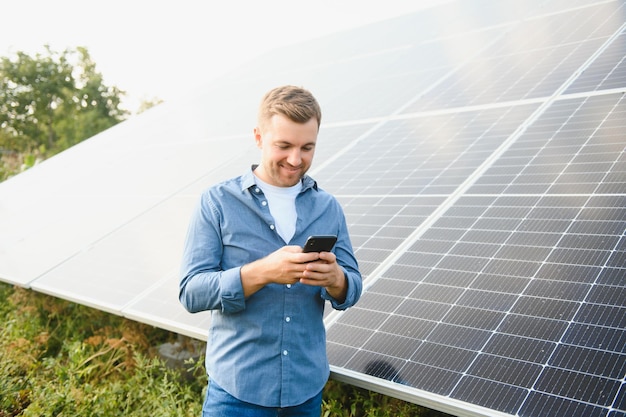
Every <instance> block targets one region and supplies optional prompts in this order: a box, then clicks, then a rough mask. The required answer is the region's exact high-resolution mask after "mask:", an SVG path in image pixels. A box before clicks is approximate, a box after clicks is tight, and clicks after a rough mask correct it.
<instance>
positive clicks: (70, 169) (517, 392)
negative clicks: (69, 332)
mask: <svg viewBox="0 0 626 417" xmlns="http://www.w3.org/2000/svg"><path fill="white" fill-rule="evenodd" d="M286 83H293V84H298V85H303V86H305V87H307V88H309V89H311V90H312V91H313V92H314V94H315V95H316V96H317V97H318V99H319V100H320V102H321V104H322V109H323V111H324V120H323V126H322V130H321V131H320V136H319V142H318V143H319V146H318V150H317V154H316V159H315V164H314V167H313V169H312V172H311V174H312V176H314V178H315V179H316V180H317V181H318V183H319V184H320V186H321V187H322V188H324V189H326V190H328V191H330V192H332V193H333V194H335V195H336V196H337V197H338V199H339V200H340V202H341V203H342V205H343V206H344V209H345V212H346V216H347V219H348V223H349V229H350V232H351V235H352V239H353V244H354V247H355V252H356V255H357V258H358V260H359V264H360V266H361V269H362V273H363V276H364V278H365V292H364V295H363V297H362V299H361V300H360V301H359V303H358V304H357V305H356V306H355V307H353V308H351V309H349V310H347V311H345V312H329V314H328V315H327V317H326V321H327V328H328V353H329V357H330V361H331V369H332V371H333V376H334V377H335V378H338V379H342V380H345V381H348V382H350V383H353V384H356V385H359V386H363V387H366V388H369V389H373V390H377V391H380V392H383V393H386V394H389V395H393V396H396V397H399V398H403V399H406V400H409V401H413V402H416V403H419V404H422V405H426V406H428V407H431V408H434V409H438V410H442V411H445V412H448V413H451V414H454V415H459V416H494V415H517V416H533V417H535V416H536V417H542V416H557V415H572V416H589V417H596V416H598V417H599V416H606V417H620V416H621V417H624V416H626V382H625V377H626V330H625V329H626V235H625V234H626V98H625V97H624V93H626V2H624V1H623V0H621V1H571V0H569V1H566V0H561V1H559V0H554V1H550V0H547V1H525V2H517V1H513V0H511V1H498V2H491V1H481V0H472V1H459V2H451V3H448V4H445V5H442V6H439V7H437V8H433V9H429V10H425V11H422V12H419V13H416V14H412V15H408V16H404V17H400V18H397V19H393V20H390V21H386V22H381V23H377V24H373V25H369V26H366V27H363V28H360V29H355V30H351V31H348V32H345V33H338V34H336V35H332V36H328V37H325V38H322V39H318V40H314V41H309V42H304V43H301V44H298V45H293V46H290V47H287V48H283V49H280V50H277V51H275V52H273V53H270V54H267V55H264V56H261V57H259V58H257V59H256V60H254V61H252V62H251V63H250V65H247V66H246V67H245V68H242V69H241V70H239V71H235V72H233V73H232V74H229V75H228V76H227V77H224V79H222V80H220V81H219V82H218V83H214V84H211V85H209V86H208V87H207V88H206V89H205V90H203V91H202V92H201V93H200V94H198V95H197V96H196V97H194V98H191V99H190V100H189V101H186V102H181V103H172V104H169V105H164V106H160V107H158V108H155V109H153V110H152V111H150V112H147V113H145V114H144V115H141V116H139V117H137V118H135V119H133V120H130V121H128V122H125V123H123V124H121V125H119V126H116V127H115V128H113V129H110V130H109V131H106V132H104V133H103V134H101V135H98V136H96V137H94V138H92V139H90V140H89V141H87V142H85V143H83V144H81V145H79V146H77V147H74V148H72V149H71V150H69V151H67V152H65V153H64V154H62V155H59V156H57V157H55V158H52V159H51V160H49V161H46V163H44V164H41V165H40V166H38V167H36V168H34V169H32V170H30V171H27V172H25V173H24V174H20V175H19V176H17V177H15V178H13V179H11V180H9V181H6V182H5V183H2V184H0V279H3V280H5V281H7V282H12V283H15V284H18V285H23V286H26V287H30V288H33V289H35V290H38V291H43V292H46V293H50V294H54V295H57V296H61V297H64V298H67V299H70V300H75V301H78V302H81V303H85V304H88V305H92V306H94V307H97V308H102V309H104V310H107V311H110V312H113V313H116V314H121V315H124V316H127V317H130V318H133V319H136V320H140V321H143V322H147V323H151V324H154V325H157V326H160V327H163V328H166V329H169V330H173V331H176V332H179V333H182V334H186V335H189V336H192V337H196V338H200V339H204V338H206V336H205V332H206V329H207V327H208V322H209V320H210V316H209V315H208V314H199V315H190V314H187V313H186V312H184V311H183V310H182V307H180V305H179V304H178V301H177V284H178V276H177V271H178V265H179V260H180V250H181V247H182V240H183V238H184V232H185V229H186V224H187V221H188V218H189V212H190V211H191V207H192V206H193V204H194V203H195V201H196V200H197V198H198V195H199V193H200V191H201V190H202V189H204V188H205V187H207V186H208V185H210V184H212V183H214V182H216V181H219V180H220V179H223V178H227V177H230V176H233V175H237V174H239V173H241V172H243V170H245V169H247V168H248V167H249V165H250V164H251V163H254V162H256V161H257V159H258V153H257V152H258V151H257V150H256V149H255V147H254V143H253V140H252V135H251V128H252V127H253V126H254V123H255V121H254V118H255V111H256V105H257V102H258V99H259V98H260V97H261V95H262V94H263V93H264V92H265V91H266V90H268V89H269V88H271V87H273V86H276V85H279V84H286Z"/></svg>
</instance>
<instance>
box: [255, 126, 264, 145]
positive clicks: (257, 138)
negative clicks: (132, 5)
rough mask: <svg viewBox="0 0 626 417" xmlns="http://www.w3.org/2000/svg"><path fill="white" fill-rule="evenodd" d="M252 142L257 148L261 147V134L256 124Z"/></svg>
mask: <svg viewBox="0 0 626 417" xmlns="http://www.w3.org/2000/svg"><path fill="white" fill-rule="evenodd" d="M254 142H255V143H256V146H257V147H258V148H259V149H260V148H261V147H263V134H262V133H261V129H260V128H259V127H258V126H257V127H255V128H254Z"/></svg>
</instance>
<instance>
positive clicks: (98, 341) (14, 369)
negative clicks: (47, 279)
mask: <svg viewBox="0 0 626 417" xmlns="http://www.w3.org/2000/svg"><path fill="white" fill-rule="evenodd" d="M0 320H1V322H2V323H3V326H2V328H1V329H0V374H1V375H2V378H0V416H1V417H8V416H44V417H45V416H78V415H80V416H87V415H100V416H137V417H139V416H145V415H152V416H198V415H199V414H200V409H201V402H200V401H199V399H200V398H201V397H202V390H203V388H204V385H205V384H206V377H205V376H204V375H199V374H198V372H197V371H198V370H199V367H198V366H196V367H195V371H196V373H195V375H196V376H195V377H194V378H192V379H191V380H190V379H188V378H184V377H183V375H182V374H183V373H184V370H182V371H181V370H175V369H170V368H168V367H167V366H165V364H164V363H163V361H162V360H161V359H159V358H158V356H157V355H155V353H154V352H153V347H152V346H153V345H155V344H159V343H164V342H165V341H166V340H170V339H171V338H172V335H171V334H169V333H168V332H164V331H162V330H159V329H155V328H152V327H150V326H146V325H142V324H139V323H136V322H133V321H130V320H125V319H123V318H121V317H117V316H113V315H110V314H107V313H104V312H101V311H98V310H93V309H90V308H88V307H84V306H80V305H77V304H73V303H70V302H66V301H62V300H58V299H55V298H52V297H48V296H45V295H42V294H37V293H34V292H31V291H28V290H24V289H20V288H13V287H9V286H7V285H0Z"/></svg>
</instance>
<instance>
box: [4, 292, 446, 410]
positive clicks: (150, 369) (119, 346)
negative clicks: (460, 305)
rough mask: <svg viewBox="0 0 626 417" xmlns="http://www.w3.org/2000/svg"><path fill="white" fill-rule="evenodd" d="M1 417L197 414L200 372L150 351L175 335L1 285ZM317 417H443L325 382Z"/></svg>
mask: <svg viewBox="0 0 626 417" xmlns="http://www.w3.org/2000/svg"><path fill="white" fill-rule="evenodd" d="M0 323H3V324H2V326H1V327H0V375H2V378H0V417H13V416H25V417H26V416H43V417H48V416H87V415H99V416H125V417H126V416H128V417H135V416H136V417H139V416H146V415H150V416H159V417H165V416H185V417H186V416H190V417H191V416H199V415H200V414H201V412H200V410H201V408H202V400H203V398H204V397H203V395H204V389H205V387H206V375H205V374H204V368H203V360H202V358H200V359H198V360H196V361H195V362H193V363H191V362H190V363H188V365H187V366H188V367H189V369H187V370H185V369H182V370H180V369H178V370H177V369H172V368H169V367H168V366H166V364H165V363H164V361H163V360H161V359H160V358H159V357H158V355H157V354H156V352H155V347H156V346H158V345H159V344H162V343H166V342H171V341H173V340H175V338H176V336H175V335H174V334H172V333H169V332H167V331H165V330H160V329H157V328H154V327H151V326H147V325H143V324H140V323H137V322H134V321H131V320H126V319H123V318H121V317H118V316H114V315H111V314H108V313H105V312H102V311H99V310H95V309H91V308H88V307H85V306H81V305H78V304H74V303H70V302H68V301H63V300H60V299H57V298H53V297H49V296H46V295H43V294H39V293H36V292H33V291H29V290H25V289H21V288H19V287H12V286H9V285H6V284H2V283H0ZM322 416H323V417H391V416H394V417H397V416H421V417H435V416H440V417H441V416H443V415H442V414H439V413H436V412H434V411H432V410H427V409H422V408H420V407H418V406H416V405H414V404H410V403H407V402H404V401H401V400H397V399H394V398H391V397H387V396H384V395H382V394H378V393H375V392H371V391H367V390H363V389H359V388H355V387H353V386H350V385H347V384H342V383H340V382H337V381H329V382H328V385H327V386H326V389H325V390H324V399H323V410H322Z"/></svg>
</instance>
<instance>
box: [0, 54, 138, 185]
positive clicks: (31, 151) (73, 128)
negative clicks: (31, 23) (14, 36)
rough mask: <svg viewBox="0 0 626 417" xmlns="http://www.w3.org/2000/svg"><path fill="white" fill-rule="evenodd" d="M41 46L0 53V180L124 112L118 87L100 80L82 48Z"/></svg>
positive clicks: (118, 118)
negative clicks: (30, 50)
mask: <svg viewBox="0 0 626 417" xmlns="http://www.w3.org/2000/svg"><path fill="white" fill-rule="evenodd" d="M45 50H46V52H45V54H39V53H38V54H36V55H35V56H31V55H28V54H26V53H24V52H17V53H16V54H15V56H14V57H12V58H10V57H2V58H0V156H1V157H2V160H1V162H0V180H3V179H4V178H6V177H7V176H8V175H9V174H11V173H13V172H14V171H15V170H16V169H17V167H19V166H20V165H22V164H24V167H27V166H28V165H29V161H24V159H29V158H30V159H31V160H35V159H37V158H39V159H41V158H46V157H49V156H51V155H54V154H56V153H58V152H60V151H62V150H64V149H67V148H69V147H70V146H73V145H75V144H77V143H79V142H81V141H83V140H85V139H87V138H89V137H91V136H93V135H95V134H97V133H99V132H101V131H103V130H105V129H107V128H109V127H111V126H114V125H115V124H117V123H119V122H120V121H122V120H124V118H125V117H126V116H127V112H126V111H125V110H121V109H120V107H119V106H120V100H121V97H122V96H123V95H124V92H122V91H120V90H119V89H117V88H116V87H108V86H106V85H105V84H104V83H103V78H102V75H101V74H100V73H98V72H97V71H96V65H95V63H94V62H93V60H92V59H91V57H90V55H89V52H88V51H87V49H86V48H82V47H78V48H76V49H66V50H65V51H63V52H55V51H52V50H51V49H50V48H49V47H47V46H46V48H45ZM24 167H21V168H22V169H23V168H24Z"/></svg>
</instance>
